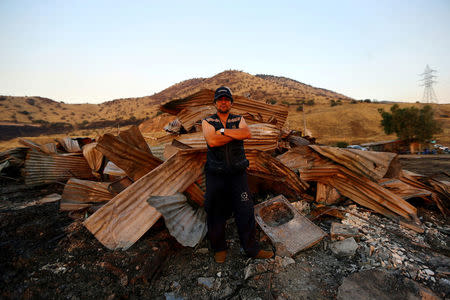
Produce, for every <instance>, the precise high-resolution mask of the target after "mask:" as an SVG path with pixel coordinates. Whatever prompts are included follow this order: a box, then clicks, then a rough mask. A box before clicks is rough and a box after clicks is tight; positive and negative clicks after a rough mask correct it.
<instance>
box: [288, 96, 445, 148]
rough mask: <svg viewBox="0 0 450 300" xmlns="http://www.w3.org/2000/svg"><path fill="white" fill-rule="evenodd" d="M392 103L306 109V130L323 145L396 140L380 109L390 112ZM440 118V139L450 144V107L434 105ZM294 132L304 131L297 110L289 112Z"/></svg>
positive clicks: (301, 116)
mask: <svg viewBox="0 0 450 300" xmlns="http://www.w3.org/2000/svg"><path fill="white" fill-rule="evenodd" d="M399 105H400V107H410V106H418V107H420V106H422V105H423V104H416V103H414V104H413V103H400V104H399ZM391 106H392V105H391V104H381V103H358V104H348V103H345V104H343V105H339V106H334V107H330V106H329V105H328V106H326V105H315V106H312V107H308V106H305V108H306V109H305V115H306V128H307V130H309V131H310V132H311V133H312V135H313V136H314V137H316V138H317V141H318V142H319V143H323V144H335V143H336V142H339V141H343V142H347V143H348V144H361V143H366V142H374V141H384V140H393V139H396V136H395V135H386V134H385V133H384V131H383V129H382V127H381V125H380V122H381V116H380V114H379V113H378V109H379V108H383V109H384V110H387V111H389V109H390V107H391ZM433 108H434V109H435V110H436V114H435V115H436V118H437V119H438V120H439V121H440V122H442V124H443V132H442V133H441V134H439V135H437V136H436V138H437V139H438V140H439V142H440V143H443V144H446V145H448V144H450V118H449V117H442V116H450V104H441V105H433ZM288 126H289V128H290V129H296V130H300V131H303V113H302V112H297V111H296V110H295V109H294V108H291V109H290V110H289V116H288Z"/></svg>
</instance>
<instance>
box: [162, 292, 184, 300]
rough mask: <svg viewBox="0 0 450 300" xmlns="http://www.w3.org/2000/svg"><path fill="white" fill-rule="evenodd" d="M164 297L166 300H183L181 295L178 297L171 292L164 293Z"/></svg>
mask: <svg viewBox="0 0 450 300" xmlns="http://www.w3.org/2000/svg"><path fill="white" fill-rule="evenodd" d="M164 297H166V300H184V298H183V297H179V296H177V295H176V294H175V293H173V292H170V293H164Z"/></svg>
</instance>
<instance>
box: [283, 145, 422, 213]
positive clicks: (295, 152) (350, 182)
mask: <svg viewBox="0 0 450 300" xmlns="http://www.w3.org/2000/svg"><path fill="white" fill-rule="evenodd" d="M313 147H314V146H302V147H296V148H294V149H292V150H289V151H288V152H286V153H284V154H283V155H280V156H279V157H278V159H279V160H280V161H281V162H283V163H285V164H286V165H288V166H289V167H291V168H294V169H298V170H299V172H300V177H301V178H302V179H303V180H305V181H317V182H320V183H322V184H326V185H330V186H332V187H334V188H336V189H337V190H338V191H339V193H340V194H341V195H343V196H345V197H348V198H350V199H352V200H353V201H355V202H357V203H359V204H360V205H362V206H365V207H368V208H370V209H373V210H375V211H377V212H379V213H381V214H384V215H386V216H389V217H393V218H395V217H396V216H401V217H403V218H405V219H406V220H410V221H418V218H417V210H416V208H415V207H414V206H412V205H411V204H409V203H408V202H406V201H405V200H403V199H402V198H401V197H400V196H398V195H396V194H394V193H392V192H390V191H389V190H387V189H385V188H383V187H381V186H379V185H378V183H376V182H373V181H371V180H370V179H369V178H368V177H366V176H361V173H364V174H365V173H369V174H372V176H376V175H373V174H374V173H375V172H373V171H372V170H371V169H370V168H364V167H363V166H364V164H360V165H358V164H359V163H355V164H356V165H357V166H358V167H357V168H356V167H353V168H354V169H356V170H357V171H358V173H356V172H355V171H353V170H350V169H347V168H346V167H344V166H341V165H338V164H337V163H334V162H332V161H331V160H329V159H327V158H323V157H321V156H319V155H318V154H317V153H316V152H315V151H314V150H313ZM364 152H365V151H364ZM347 159H349V158H347ZM357 159H359V158H357ZM388 159H389V157H388ZM346 164H349V165H351V163H346ZM384 166H386V163H384ZM384 169H385V170H386V169H388V168H387V167H385V168H384ZM361 170H365V171H364V172H362V171H361ZM366 170H367V171H366ZM383 172H384V171H383ZM377 176H380V174H378V175H377Z"/></svg>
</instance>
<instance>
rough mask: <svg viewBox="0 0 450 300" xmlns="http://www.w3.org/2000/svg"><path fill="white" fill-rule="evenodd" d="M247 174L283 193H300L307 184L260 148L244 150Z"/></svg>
mask: <svg viewBox="0 0 450 300" xmlns="http://www.w3.org/2000/svg"><path fill="white" fill-rule="evenodd" d="M245 155H246V156H247V159H248V160H249V161H250V166H249V168H248V174H249V175H250V176H254V177H259V178H262V179H264V180H265V185H266V186H265V187H266V188H270V189H273V190H275V191H278V192H280V193H283V194H284V195H291V196H296V195H301V194H303V193H304V192H305V190H306V189H307V188H308V187H309V185H308V184H307V183H306V182H304V181H303V180H301V179H300V178H299V177H298V175H297V174H295V173H294V172H293V171H292V170H291V169H289V168H288V167H286V166H285V165H284V164H282V163H281V162H280V161H278V160H277V159H276V158H274V157H272V156H271V155H269V154H268V153H266V152H263V151H260V150H246V151H245Z"/></svg>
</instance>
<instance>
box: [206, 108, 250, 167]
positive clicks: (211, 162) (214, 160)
mask: <svg viewBox="0 0 450 300" xmlns="http://www.w3.org/2000/svg"><path fill="white" fill-rule="evenodd" d="M241 118H242V117H241V116H239V115H232V114H229V115H228V119H227V123H226V126H225V128H226V129H236V128H239V123H240V122H241ZM205 121H206V122H208V123H209V124H210V125H212V126H213V127H214V128H215V130H216V131H217V130H219V129H221V128H224V127H223V125H222V122H220V119H219V116H218V115H217V114H214V115H212V116H209V117H207V118H206V119H205ZM248 166H249V162H248V160H247V158H246V157H245V151H244V141H240V140H232V141H231V142H229V143H228V144H225V145H223V146H219V147H210V146H209V145H208V153H207V155H206V165H205V171H207V172H212V173H219V174H233V173H238V172H242V171H244V170H245V169H247V168H248Z"/></svg>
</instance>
